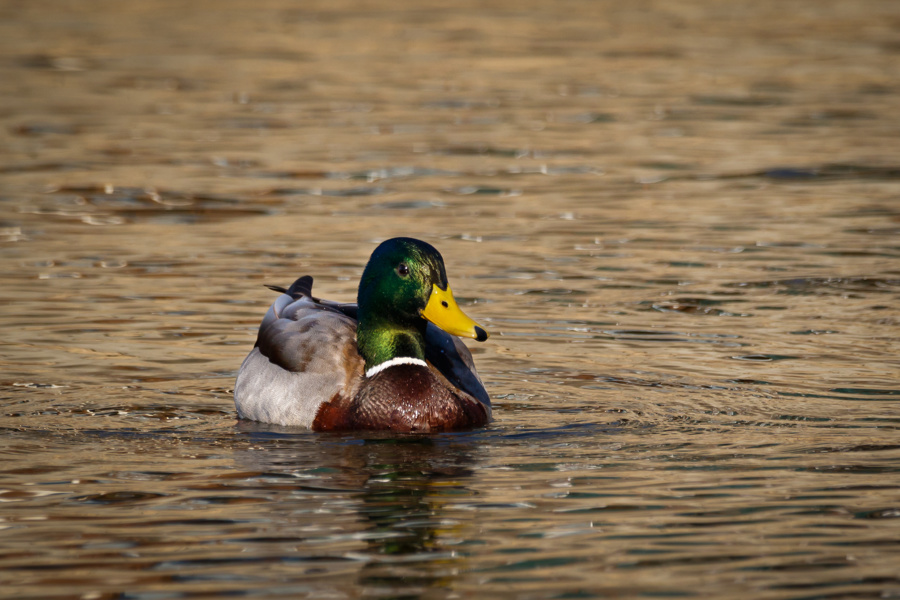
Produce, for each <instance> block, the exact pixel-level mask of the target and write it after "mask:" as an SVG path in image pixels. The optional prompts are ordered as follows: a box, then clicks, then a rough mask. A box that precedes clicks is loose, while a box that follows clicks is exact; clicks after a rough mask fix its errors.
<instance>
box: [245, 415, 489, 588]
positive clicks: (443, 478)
mask: <svg viewBox="0 0 900 600" xmlns="http://www.w3.org/2000/svg"><path fill="white" fill-rule="evenodd" d="M240 429H241V430H243V431H245V432H247V433H248V434H249V435H250V436H251V437H255V436H254V434H253V433H252V432H253V431H260V432H261V433H264V434H265V437H264V438H263V440H265V441H264V442H262V443H263V445H264V446H269V447H267V448H266V449H265V450H264V451H260V450H255V451H245V452H238V454H236V455H235V461H236V463H237V464H236V465H235V466H236V467H237V468H238V469H240V470H241V471H243V472H245V473H259V477H261V478H267V477H271V478H272V479H273V484H272V486H271V488H269V490H270V491H269V494H268V495H269V496H270V502H271V504H270V506H271V508H269V509H267V510H266V513H267V514H268V515H269V522H268V523H266V524H260V525H259V527H260V533H261V534H263V532H266V533H265V534H263V535H266V536H268V537H267V539H270V540H271V535H272V534H275V533H276V532H277V534H276V535H277V536H278V537H285V538H286V539H289V540H295V541H293V542H292V543H291V547H290V548H291V549H290V553H289V554H286V555H285V557H286V558H291V557H293V558H294V559H296V558H299V557H306V558H302V559H301V563H302V564H308V567H309V568H308V569H307V570H306V571H305V573H306V575H301V574H300V573H298V576H303V577H304V585H308V586H309V587H310V589H315V590H318V591H319V592H322V593H325V592H335V593H342V592H343V591H346V592H347V593H350V591H353V593H354V594H358V593H359V590H360V587H361V586H362V588H363V589H371V588H377V589H378V591H379V593H380V594H387V595H389V596H390V595H393V594H394V593H396V594H397V595H399V596H407V595H409V594H418V593H420V592H423V591H426V590H427V589H429V588H443V587H447V586H450V585H452V583H453V580H452V574H453V573H457V572H460V573H462V572H466V571H467V570H468V569H469V568H470V565H468V564H467V562H468V559H467V558H466V557H465V555H455V554H453V553H452V548H453V547H454V546H453V545H452V544H453V542H454V540H459V539H466V538H468V537H470V536H471V535H472V532H470V531H464V529H466V528H467V527H468V526H467V525H464V524H459V523H456V522H455V521H453V520H451V517H452V514H453V513H452V512H451V514H450V515H448V514H447V512H446V511H447V509H446V508H445V506H446V505H447V504H451V503H452V504H457V503H470V502H472V501H473V500H474V496H475V492H474V491H473V490H472V489H470V487H469V480H471V478H472V476H473V473H474V470H473V466H474V465H475V463H476V462H477V459H476V456H477V455H476V454H475V448H474V445H475V443H477V442H478V441H477V440H475V439H471V440H470V439H469V438H468V436H462V437H457V436H453V437H452V438H445V437H442V436H441V437H437V438H435V437H432V436H428V437H420V436H414V437H409V436H403V437H399V438H398V437H395V436H393V435H391V436H390V437H388V436H387V435H385V434H373V435H374V436H378V437H371V436H368V437H367V439H366V440H365V441H359V440H357V439H355V438H354V439H352V440H350V439H347V438H343V437H334V438H332V437H328V438H321V437H315V438H309V437H307V436H305V435H302V434H301V435H299V436H298V435H296V434H288V435H286V436H284V437H281V436H278V433H277V432H284V431H285V430H284V429H282V428H279V427H273V426H271V425H264V424H258V423H250V422H244V423H242V424H241V426H240ZM270 432H271V433H270ZM272 433H274V434H275V436H278V437H275V438H274V439H273V437H272ZM276 440H277V441H276ZM273 442H274V443H273ZM276 445H278V446H281V447H275V446H276ZM285 475H290V476H291V477H288V478H286V477H285ZM295 477H296V478H295ZM269 532H271V533H269ZM300 540H302V541H300ZM298 542H299V543H298ZM347 558H349V559H351V560H352V561H353V562H352V563H349V564H348V563H344V564H343V566H342V565H341V564H338V563H333V562H329V561H333V560H335V559H336V560H341V559H347ZM307 559H309V560H311V561H313V562H311V563H307ZM360 563H361V564H360ZM348 568H349V569H351V570H352V571H353V572H354V573H355V575H352V576H351V577H352V578H347V577H344V575H343V574H348V575H349V573H347V570H348ZM339 573H340V574H341V577H335V576H336V575H338V574H339ZM316 575H320V576H321V579H320V580H318V582H317V580H316V579H312V580H311V579H308V578H307V577H315V576H316Z"/></svg>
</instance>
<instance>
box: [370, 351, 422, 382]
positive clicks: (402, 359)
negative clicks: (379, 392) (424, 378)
mask: <svg viewBox="0 0 900 600" xmlns="http://www.w3.org/2000/svg"><path fill="white" fill-rule="evenodd" d="M397 365H419V366H420V367H427V366H428V363H426V362H425V361H424V360H422V359H421V358H413V357H411V356H398V357H396V358H392V359H391V360H386V361H384V362H383V363H381V364H380V365H375V366H374V367H372V368H371V369H369V370H368V371H366V377H375V376H376V375H378V374H379V373H381V372H382V371H384V370H385V369H390V368H391V367H396V366H397Z"/></svg>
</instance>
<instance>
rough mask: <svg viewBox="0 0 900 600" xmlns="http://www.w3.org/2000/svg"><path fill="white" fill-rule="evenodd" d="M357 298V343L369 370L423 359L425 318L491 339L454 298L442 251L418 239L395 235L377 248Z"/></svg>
mask: <svg viewBox="0 0 900 600" xmlns="http://www.w3.org/2000/svg"><path fill="white" fill-rule="evenodd" d="M357 302H358V304H359V325H358V327H357V342H358V345H359V351H360V354H362V356H363V358H365V359H366V368H369V367H371V366H374V365H377V364H380V363H381V362H384V360H390V359H391V358H395V357H398V356H410V357H413V358H423V356H424V343H425V342H424V332H425V327H426V319H427V320H428V321H431V322H432V323H434V324H435V325H437V326H438V327H440V328H441V329H443V330H444V331H446V332H447V333H452V334H453V335H458V336H464V337H469V338H472V339H475V340H478V341H480V342H483V341H484V340H486V339H487V338H488V334H487V332H486V331H485V330H484V329H483V328H482V327H481V326H479V325H478V324H477V323H475V321H473V320H472V319H470V318H469V317H467V316H466V314H465V313H464V312H463V311H462V310H461V309H460V308H459V306H458V305H457V304H456V301H455V300H454V299H453V294H452V292H451V291H450V286H449V284H448V282H447V271H446V269H445V268H444V259H443V258H441V254H440V253H439V252H438V251H437V250H436V249H435V248H434V247H433V246H432V245H431V244H427V243H425V242H423V241H420V240H416V239H413V238H393V239H390V240H387V241H385V242H382V243H381V245H379V246H378V247H377V248H376V249H375V251H374V252H373V253H372V257H371V258H370V259H369V263H368V264H367V265H366V268H365V270H364V271H363V274H362V278H361V279H360V282H359V294H358V296H357ZM370 363H371V364H370Z"/></svg>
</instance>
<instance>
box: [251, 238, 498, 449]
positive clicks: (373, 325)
mask: <svg viewBox="0 0 900 600" xmlns="http://www.w3.org/2000/svg"><path fill="white" fill-rule="evenodd" d="M276 289H279V290H280V291H282V292H284V293H283V294H282V295H281V296H280V297H279V298H278V299H276V301H275V302H274V303H273V304H272V306H271V307H270V308H269V311H268V312H267V313H266V316H265V317H264V318H263V322H262V324H261V325H260V329H259V334H258V336H257V342H256V346H255V347H254V348H253V350H252V351H251V352H250V354H249V355H248V356H247V358H246V359H245V360H244V363H243V364H242V365H241V369H240V372H239V373H238V377H237V381H236V383H235V391H234V399H235V406H236V408H237V411H238V415H239V416H240V417H241V418H245V419H252V420H255V421H263V422H267V423H276V424H279V425H290V426H303V427H309V428H312V429H315V430H320V431H325V430H391V431H404V432H409V431H448V430H456V429H466V428H471V427H478V426H481V425H484V424H486V423H487V422H489V421H490V419H491V405H490V399H489V397H488V395H487V392H486V391H485V389H484V385H483V384H482V383H481V380H480V379H479V377H478V375H477V373H476V372H475V365H474V363H473V361H472V355H471V353H470V352H469V350H468V349H467V348H466V347H465V345H464V344H463V343H462V342H461V341H460V340H459V339H458V338H457V337H456V335H464V336H467V337H471V338H473V339H477V340H479V341H483V340H485V339H486V338H487V333H486V332H485V330H484V329H483V328H481V327H480V326H478V325H477V324H476V323H475V322H474V321H472V320H471V319H469V318H468V317H467V316H466V315H465V314H464V313H463V312H462V311H461V310H460V309H459V307H458V306H457V305H456V302H455V301H454V300H453V295H452V293H451V292H450V288H449V285H448V283H447V276H446V273H445V271H444V264H443V260H442V259H441V256H440V254H439V253H438V252H437V250H435V249H434V248H433V247H431V246H430V245H428V244H426V243H424V242H421V241H418V240H413V239H410V238H395V239H392V240H388V241H386V242H384V243H382V244H381V245H380V246H379V247H378V248H377V249H376V250H375V252H374V253H373V254H372V258H371V259H370V260H369V263H368V265H367V266H366V269H365V271H364V272H363V276H362V278H361V280H360V289H359V296H358V304H338V303H335V302H329V301H324V300H319V299H317V298H314V297H313V296H312V278H311V277H301V278H300V279H298V280H297V281H296V282H295V283H294V284H293V285H292V286H291V287H290V288H289V289H287V290H281V289H280V288H276ZM442 328H443V329H442ZM445 330H446V331H445ZM448 331H449V332H450V333H448Z"/></svg>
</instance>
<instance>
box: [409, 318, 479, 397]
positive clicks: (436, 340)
mask: <svg viewBox="0 0 900 600" xmlns="http://www.w3.org/2000/svg"><path fill="white" fill-rule="evenodd" d="M425 359H426V360H427V361H428V362H430V363H431V364H432V365H434V367H435V368H436V369H437V370H438V371H440V372H441V375H443V376H444V377H446V378H447V381H449V382H450V383H452V384H453V385H454V386H456V387H457V388H459V389H461V390H462V391H464V392H466V393H467V394H469V395H470V396H473V397H475V398H476V399H477V400H479V401H480V402H482V403H483V404H485V405H487V406H490V405H491V398H490V396H488V393H487V390H485V389H484V384H483V383H481V379H480V378H479V377H478V373H476V372H475V361H473V360H472V353H471V352H469V349H468V348H466V345H465V344H463V343H462V340H460V339H459V338H458V337H456V336H455V335H450V334H449V333H447V332H446V331H444V330H443V329H441V328H440V327H437V326H436V325H432V324H431V323H429V324H428V327H427V328H426V329H425Z"/></svg>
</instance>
